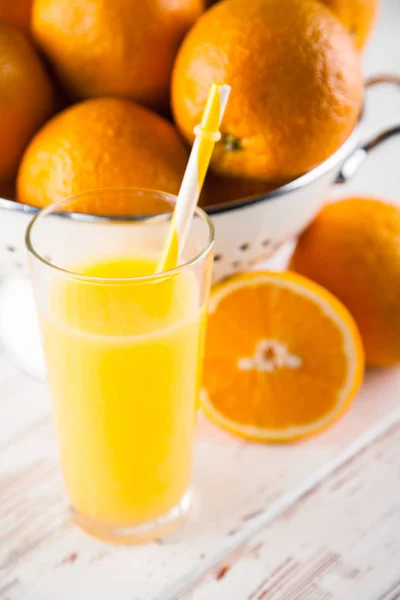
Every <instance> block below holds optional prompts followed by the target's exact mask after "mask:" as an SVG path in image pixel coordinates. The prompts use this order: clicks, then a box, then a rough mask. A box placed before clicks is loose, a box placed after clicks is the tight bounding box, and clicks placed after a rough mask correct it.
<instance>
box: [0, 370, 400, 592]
mask: <svg viewBox="0 0 400 600" xmlns="http://www.w3.org/2000/svg"><path fill="white" fill-rule="evenodd" d="M1 367H2V365H1V362H0V372H2V369H1ZM1 390H2V396H1V401H0V440H2V439H3V440H5V442H3V444H2V449H1V450H0V493H1V498H0V590H1V593H0V597H1V598H7V599H8V600H22V599H23V600H26V599H27V598H29V600H36V599H37V600H46V599H49V600H53V599H54V598H57V600H64V599H68V600H69V599H70V598H71V597H79V598H80V597H88V598H96V600H103V599H104V600H105V599H109V598H110V597H112V596H115V597H118V599H119V600H125V599H126V600H128V599H129V600H151V599H154V598H159V599H162V600H166V599H167V598H174V597H176V595H177V594H178V593H181V592H182V591H183V590H184V589H185V587H187V586H190V585H191V584H192V583H193V582H194V581H196V580H197V579H198V578H199V577H201V576H202V574H203V573H207V572H208V571H209V570H210V569H212V568H213V567H214V565H215V564H217V563H219V562H220V561H221V559H222V558H223V557H224V556H226V555H229V554H231V553H232V552H233V551H235V550H236V549H237V548H240V547H241V546H242V545H243V543H244V542H246V541H247V540H248V539H249V538H251V537H252V536H253V535H255V534H257V533H258V531H259V530H260V528H262V527H264V526H265V525H266V523H268V522H271V520H273V519H274V518H276V517H277V515H279V514H281V513H282V511H284V510H285V509H286V508H288V507H289V506H291V505H293V504H294V503H295V502H296V500H297V499H298V498H299V497H301V496H302V495H304V494H305V493H307V491H308V490H310V489H312V488H313V487H314V486H315V485H317V484H318V482H319V481H321V480H322V479H324V478H325V477H326V476H327V475H328V474H329V473H330V472H332V471H333V470H335V469H336V468H338V467H339V466H340V465H341V464H343V462H344V461H346V460H347V459H348V458H349V457H350V456H353V455H355V454H357V453H358V452H359V451H360V450H361V449H362V448H363V447H365V446H367V445H368V444H369V443H370V442H371V441H373V440H374V439H376V438H377V437H378V436H379V435H381V434H382V433H383V432H384V431H386V430H387V429H389V428H390V427H391V426H392V425H393V423H395V422H397V421H398V420H399V419H400V409H399V406H398V398H399V396H400V370H397V369H395V370H387V371H379V372H372V373H370V374H369V376H368V378H367V382H366V385H365V386H364V388H363V391H362V393H361V394H360V396H359V398H358V399H357V402H356V403H355V404H354V406H353V408H352V409H351V410H350V412H349V413H348V415H347V416H346V417H345V418H344V419H343V420H342V421H341V422H340V423H338V424H337V425H336V426H334V427H333V428H332V429H331V430H330V431H328V432H327V433H326V434H324V435H322V436H319V437H317V438H315V439H313V440H310V441H308V442H305V443H301V444H297V445H296V446H288V447H281V446H261V445H257V444H251V443H246V442H243V441H241V440H238V439H236V438H234V437H232V436H230V435H228V434H226V433H224V432H223V431H220V430H218V429H217V428H216V427H214V426H213V425H212V424H210V423H208V422H207V421H206V420H205V419H204V418H200V420H199V427H198V437H197V445H196V456H195V469H194V483H193V485H194V490H195V502H194V506H193V510H192V513H191V515H190V519H189V521H188V524H187V526H186V528H185V530H184V531H182V532H181V534H180V535H179V536H177V537H176V538H175V539H172V540H169V541H168V542H164V543H163V544H157V543H154V544H149V545H147V546H143V547H131V548H125V547H115V546H108V545H106V544H103V543H100V542H98V541H96V540H93V539H91V538H89V537H87V536H85V535H84V534H83V533H81V532H80V531H78V530H77V529H75V528H74V527H73V526H72V525H71V524H70V523H69V520H68V515H67V511H66V501H65V497H64V494H63V490H62V482H61V478H60V475H59V469H58V464H57V451H56V444H55V439H54V434H53V431H52V424H51V419H50V418H49V406H48V398H47V392H46V389H45V387H44V386H43V385H41V384H39V383H37V382H32V380H30V379H28V378H23V377H22V378H21V377H17V379H14V375H13V373H12V372H9V373H8V376H7V377H6V379H5V380H3V383H2V386H1ZM9 424H11V425H10V426H9Z"/></svg>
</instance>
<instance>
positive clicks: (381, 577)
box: [180, 424, 400, 600]
mask: <svg viewBox="0 0 400 600" xmlns="http://www.w3.org/2000/svg"><path fill="white" fill-rule="evenodd" d="M399 447H400V425H399V424H397V425H395V426H393V428H392V429H390V430H389V431H387V432H386V433H385V434H383V435H382V437H381V438H380V439H379V440H378V441H376V442H375V443H374V444H373V445H371V446H369V447H367V448H365V449H364V450H363V451H362V452H360V453H359V454H358V455H357V456H356V457H354V458H353V459H351V460H349V461H348V462H347V463H346V464H345V465H344V466H342V467H341V468H340V469H338V470H337V471H336V472H335V473H334V474H333V475H331V476H330V477H329V478H328V479H327V480H325V481H324V482H323V483H322V484H321V485H320V486H317V487H316V488H314V490H312V491H311V492H310V493H309V494H308V495H307V496H305V497H303V498H302V499H301V500H300V501H299V502H297V503H296V504H295V505H294V506H292V507H291V508H290V509H289V510H287V511H285V512H284V513H283V514H282V515H281V516H280V517H279V518H278V519H276V520H275V521H274V522H273V523H272V524H271V525H270V526H269V527H267V528H265V529H264V530H263V531H261V532H260V533H259V534H258V535H257V536H255V537H254V538H253V539H252V540H251V542H250V543H249V544H247V546H246V548H243V549H242V552H240V553H239V554H238V553H237V552H236V554H234V555H233V556H230V557H228V558H226V559H225V561H224V562H223V563H220V564H219V565H217V566H216V567H215V569H214V570H213V572H212V573H210V574H209V575H208V577H207V578H205V579H203V581H202V582H201V584H200V585H199V586H197V587H196V589H194V590H192V591H191V592H188V593H187V594H184V595H181V596H180V600H220V599H221V598H235V600H336V599H337V600H395V598H399V597H400V503H399V500H400V453H399Z"/></svg>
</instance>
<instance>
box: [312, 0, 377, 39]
mask: <svg viewBox="0 0 400 600" xmlns="http://www.w3.org/2000/svg"><path fill="white" fill-rule="evenodd" d="M320 2H323V3H324V4H325V6H328V7H329V8H330V9H331V10H332V11H333V12H334V13H335V14H336V15H337V17H338V18H339V20H340V21H341V22H342V23H343V25H344V26H345V27H346V29H348V30H349V31H350V33H351V34H352V36H353V39H354V43H355V45H356V46H357V48H362V47H363V46H364V45H365V42H366V41H367V39H368V36H369V34H370V32H371V30H372V27H373V25H374V23H375V19H376V15H377V12H378V4H379V0H320Z"/></svg>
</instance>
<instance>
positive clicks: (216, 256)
mask: <svg viewBox="0 0 400 600" xmlns="http://www.w3.org/2000/svg"><path fill="white" fill-rule="evenodd" d="M222 259H223V256H222V254H216V255H215V256H214V262H220V261H221V260H222Z"/></svg>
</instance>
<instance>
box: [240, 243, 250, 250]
mask: <svg viewBox="0 0 400 600" xmlns="http://www.w3.org/2000/svg"><path fill="white" fill-rule="evenodd" d="M249 248H250V244H249V243H248V242H244V243H243V244H241V245H240V246H239V250H241V251H242V252H246V250H248V249H249Z"/></svg>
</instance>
